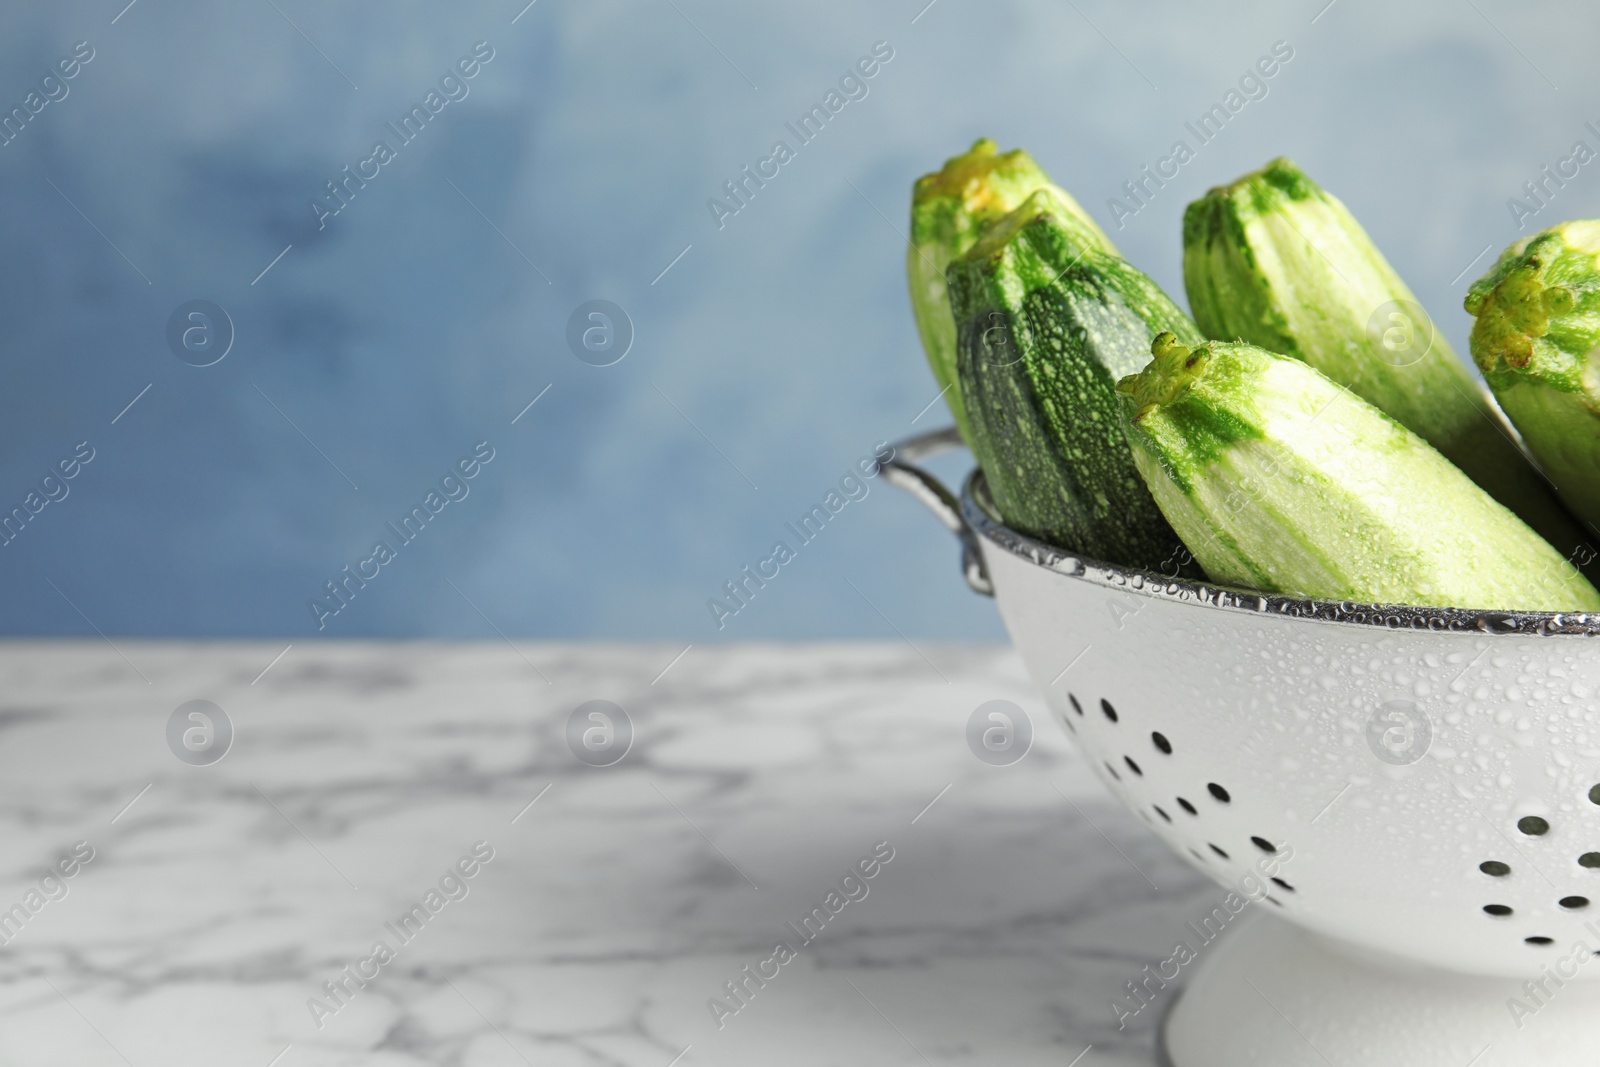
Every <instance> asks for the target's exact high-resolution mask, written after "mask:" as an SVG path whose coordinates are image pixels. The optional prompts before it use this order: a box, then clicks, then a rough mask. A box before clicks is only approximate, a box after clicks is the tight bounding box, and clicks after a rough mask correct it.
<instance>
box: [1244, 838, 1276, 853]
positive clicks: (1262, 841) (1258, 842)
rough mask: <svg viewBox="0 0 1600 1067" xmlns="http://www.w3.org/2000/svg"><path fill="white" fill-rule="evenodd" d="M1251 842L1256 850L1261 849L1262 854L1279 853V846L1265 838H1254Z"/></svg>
mask: <svg viewBox="0 0 1600 1067" xmlns="http://www.w3.org/2000/svg"><path fill="white" fill-rule="evenodd" d="M1250 840H1251V842H1252V843H1254V844H1255V846H1256V848H1259V849H1260V850H1261V851H1262V852H1277V851H1278V846H1277V845H1274V844H1273V843H1272V842H1271V841H1268V840H1267V839H1266V838H1264V837H1252V838H1251V839H1250Z"/></svg>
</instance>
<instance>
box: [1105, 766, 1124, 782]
mask: <svg viewBox="0 0 1600 1067" xmlns="http://www.w3.org/2000/svg"><path fill="white" fill-rule="evenodd" d="M1106 773H1107V774H1109V775H1110V776H1111V777H1112V779H1113V780H1114V781H1118V782H1120V781H1122V775H1120V774H1118V773H1117V769H1116V768H1115V767H1113V766H1111V764H1109V763H1107V764H1106Z"/></svg>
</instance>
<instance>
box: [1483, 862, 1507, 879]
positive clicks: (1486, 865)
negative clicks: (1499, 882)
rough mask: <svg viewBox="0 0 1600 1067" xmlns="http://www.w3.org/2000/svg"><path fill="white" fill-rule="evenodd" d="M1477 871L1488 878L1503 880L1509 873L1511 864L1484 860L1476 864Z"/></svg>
mask: <svg viewBox="0 0 1600 1067" xmlns="http://www.w3.org/2000/svg"><path fill="white" fill-rule="evenodd" d="M1478 870H1480V871H1482V872H1483V873H1484V874H1487V875H1488V876H1489V877H1490V878H1504V877H1505V876H1506V875H1508V874H1510V873H1511V864H1509V863H1501V862H1500V861H1499V860H1484V861H1483V862H1482V863H1480V864H1478Z"/></svg>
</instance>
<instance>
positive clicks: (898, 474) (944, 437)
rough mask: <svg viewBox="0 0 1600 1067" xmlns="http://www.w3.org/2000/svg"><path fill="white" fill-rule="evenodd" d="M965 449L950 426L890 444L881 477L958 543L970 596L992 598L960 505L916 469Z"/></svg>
mask: <svg viewBox="0 0 1600 1067" xmlns="http://www.w3.org/2000/svg"><path fill="white" fill-rule="evenodd" d="M962 447H965V446H964V443H963V442H962V440H961V433H960V431H958V430H957V429H956V428H955V427H954V426H947V427H945V428H944V429H942V430H932V431H930V432H928V433H924V434H918V435H917V436H916V437H908V438H906V439H905V440H903V441H896V442H895V444H894V458H893V459H891V460H889V461H888V462H887V463H885V464H884V465H883V477H884V480H885V481H887V482H888V483H889V484H890V485H893V486H897V487H898V488H900V489H904V490H905V491H906V492H908V493H910V494H911V495H912V496H914V497H916V498H917V499H918V500H920V501H921V502H922V506H923V507H925V508H927V509H928V510H929V511H931V512H933V514H934V517H935V518H937V519H938V520H939V521H940V522H942V523H944V525H945V528H946V529H947V530H949V531H950V532H951V533H953V534H955V535H956V538H957V539H958V540H960V542H961V573H962V575H963V576H964V577H965V578H966V579H967V586H968V588H970V589H971V590H972V591H973V592H974V593H981V594H982V595H984V596H994V583H992V582H991V581H989V571H988V570H987V568H985V567H984V565H983V553H982V552H981V551H979V549H978V538H977V535H976V534H974V533H973V532H972V528H971V527H970V526H968V525H967V523H966V520H965V519H963V518H962V517H961V504H960V502H959V501H958V500H956V497H955V494H954V493H952V492H950V490H949V489H946V488H945V485H944V483H943V482H941V481H940V480H939V479H937V478H935V477H934V476H933V475H931V474H929V473H928V472H927V471H925V470H923V469H922V468H921V467H919V466H917V463H918V462H919V461H921V460H923V459H926V458H927V457H929V456H936V455H938V454H939V453H941V452H949V451H951V450H952V449H956V448H962Z"/></svg>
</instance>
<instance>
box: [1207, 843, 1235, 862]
mask: <svg viewBox="0 0 1600 1067" xmlns="http://www.w3.org/2000/svg"><path fill="white" fill-rule="evenodd" d="M1208 844H1209V842H1208ZM1211 851H1212V852H1215V853H1216V854H1217V855H1219V856H1221V857H1222V858H1223V859H1229V858H1230V857H1229V856H1228V854H1227V853H1226V852H1224V851H1223V850H1222V848H1221V847H1220V846H1218V845H1212V846H1211Z"/></svg>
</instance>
